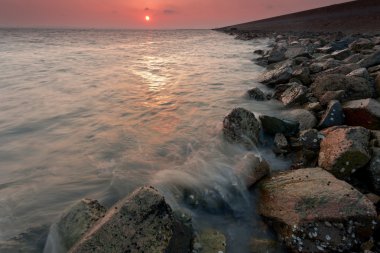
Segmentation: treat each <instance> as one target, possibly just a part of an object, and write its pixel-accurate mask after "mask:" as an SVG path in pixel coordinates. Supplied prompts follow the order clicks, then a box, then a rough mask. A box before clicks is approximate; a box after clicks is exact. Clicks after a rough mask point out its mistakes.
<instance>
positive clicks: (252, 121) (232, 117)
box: [223, 108, 260, 146]
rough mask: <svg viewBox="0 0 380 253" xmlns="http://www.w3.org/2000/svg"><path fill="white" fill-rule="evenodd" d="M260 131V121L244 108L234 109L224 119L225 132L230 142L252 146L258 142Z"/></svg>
mask: <svg viewBox="0 0 380 253" xmlns="http://www.w3.org/2000/svg"><path fill="white" fill-rule="evenodd" d="M259 132H260V123H259V121H258V120H257V119H256V117H255V115H254V114H253V113H252V112H250V111H248V110H246V109H244V108H235V109H233V110H232V112H231V113H230V114H228V115H227V116H226V117H225V118H224V120H223V133H224V136H225V138H226V139H227V140H228V141H230V142H235V143H242V144H245V145H247V146H252V145H254V144H257V143H258V139H259Z"/></svg>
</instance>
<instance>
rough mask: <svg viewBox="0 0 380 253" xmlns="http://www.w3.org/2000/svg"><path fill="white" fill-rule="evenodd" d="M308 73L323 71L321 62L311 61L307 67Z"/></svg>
mask: <svg viewBox="0 0 380 253" xmlns="http://www.w3.org/2000/svg"><path fill="white" fill-rule="evenodd" d="M309 69H310V73H312V74H316V73H319V72H321V71H323V64H322V63H319V62H315V63H312V64H311V65H310V67H309Z"/></svg>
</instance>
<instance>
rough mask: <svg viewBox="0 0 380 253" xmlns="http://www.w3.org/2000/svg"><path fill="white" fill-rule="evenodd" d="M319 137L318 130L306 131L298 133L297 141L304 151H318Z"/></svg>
mask: <svg viewBox="0 0 380 253" xmlns="http://www.w3.org/2000/svg"><path fill="white" fill-rule="evenodd" d="M321 139H322V138H321V136H320V135H319V132H318V130H316V129H308V130H304V131H301V132H300V136H299V141H300V142H301V144H302V146H303V147H304V148H305V149H309V150H319V147H320V143H321Z"/></svg>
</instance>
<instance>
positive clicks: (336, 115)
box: [318, 100, 344, 129]
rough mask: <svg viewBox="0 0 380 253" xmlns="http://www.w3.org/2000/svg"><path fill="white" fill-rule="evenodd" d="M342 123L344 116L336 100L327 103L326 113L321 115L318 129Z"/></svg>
mask: <svg viewBox="0 0 380 253" xmlns="http://www.w3.org/2000/svg"><path fill="white" fill-rule="evenodd" d="M343 122H344V114H343V109H342V105H341V104H340V103H339V101H337V100H332V101H330V102H329V104H328V106H327V109H326V112H325V113H324V114H323V116H322V119H321V122H320V123H319V125H318V128H321V129H323V128H328V127H332V126H339V125H342V124H343Z"/></svg>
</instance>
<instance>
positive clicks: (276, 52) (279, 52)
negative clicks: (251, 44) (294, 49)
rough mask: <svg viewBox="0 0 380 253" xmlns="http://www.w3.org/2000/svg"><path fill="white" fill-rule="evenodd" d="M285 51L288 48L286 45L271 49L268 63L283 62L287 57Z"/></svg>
mask: <svg viewBox="0 0 380 253" xmlns="http://www.w3.org/2000/svg"><path fill="white" fill-rule="evenodd" d="M285 51H286V48H284V47H279V48H278V47H276V48H274V49H272V51H270V53H269V56H268V63H269V64H271V63H276V62H281V61H283V60H285V59H286V57H285Z"/></svg>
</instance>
